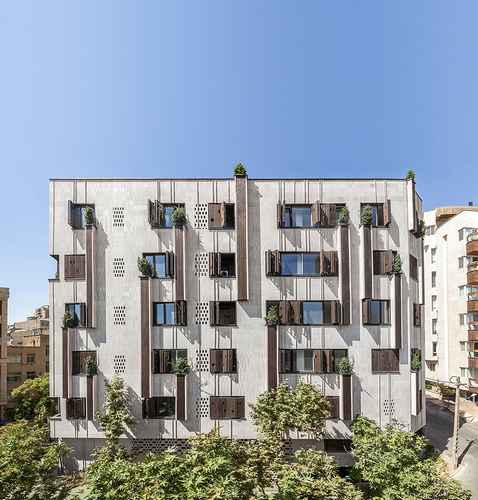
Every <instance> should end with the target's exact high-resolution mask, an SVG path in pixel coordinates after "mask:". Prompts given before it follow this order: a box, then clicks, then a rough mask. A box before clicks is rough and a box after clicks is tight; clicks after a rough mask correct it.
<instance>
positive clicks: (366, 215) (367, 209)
mask: <svg viewBox="0 0 478 500" xmlns="http://www.w3.org/2000/svg"><path fill="white" fill-rule="evenodd" d="M372 221H373V212H372V207H371V206H370V205H365V206H364V207H363V208H362V213H361V214H360V224H362V226H371V225H372Z"/></svg>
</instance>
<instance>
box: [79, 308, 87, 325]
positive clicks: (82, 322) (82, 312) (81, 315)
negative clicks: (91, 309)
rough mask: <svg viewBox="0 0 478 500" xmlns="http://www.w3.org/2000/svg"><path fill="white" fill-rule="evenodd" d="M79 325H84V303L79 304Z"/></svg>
mask: <svg viewBox="0 0 478 500" xmlns="http://www.w3.org/2000/svg"><path fill="white" fill-rule="evenodd" d="M80 326H86V304H85V303H84V302H82V303H81V304H80Z"/></svg>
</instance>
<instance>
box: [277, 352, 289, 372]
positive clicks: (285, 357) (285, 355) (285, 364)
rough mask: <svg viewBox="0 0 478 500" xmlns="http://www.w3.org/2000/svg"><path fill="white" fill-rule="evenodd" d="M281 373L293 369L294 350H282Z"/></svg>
mask: <svg viewBox="0 0 478 500" xmlns="http://www.w3.org/2000/svg"><path fill="white" fill-rule="evenodd" d="M279 371H280V372H281V373H290V372H291V371H292V351H291V350H290V349H281V350H280V367H279Z"/></svg>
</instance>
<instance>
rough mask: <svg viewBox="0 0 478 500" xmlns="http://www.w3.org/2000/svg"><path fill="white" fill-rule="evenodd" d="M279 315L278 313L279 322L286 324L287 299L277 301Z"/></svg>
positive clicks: (287, 315) (287, 312) (287, 322)
mask: <svg viewBox="0 0 478 500" xmlns="http://www.w3.org/2000/svg"><path fill="white" fill-rule="evenodd" d="M279 315H280V324H281V325H288V324H289V322H290V319H289V302H288V301H287V300H281V301H280V302H279Z"/></svg>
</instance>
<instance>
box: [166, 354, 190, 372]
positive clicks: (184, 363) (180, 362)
mask: <svg viewBox="0 0 478 500" xmlns="http://www.w3.org/2000/svg"><path fill="white" fill-rule="evenodd" d="M190 370H191V365H190V364H189V362H188V360H187V359H186V358H183V357H180V358H177V359H176V361H173V363H172V366H171V372H172V373H175V374H176V375H187V374H188V373H189V372H190Z"/></svg>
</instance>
